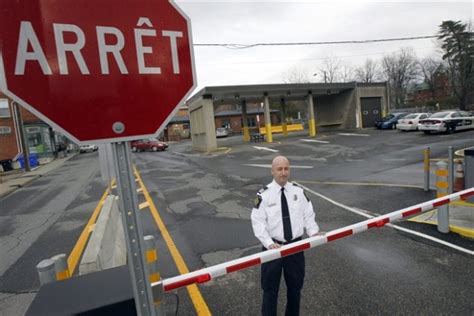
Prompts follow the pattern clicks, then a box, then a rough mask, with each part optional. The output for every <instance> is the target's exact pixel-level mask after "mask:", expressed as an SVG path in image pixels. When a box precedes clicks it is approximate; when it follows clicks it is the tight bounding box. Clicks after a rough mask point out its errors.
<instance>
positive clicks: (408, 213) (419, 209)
mask: <svg viewBox="0 0 474 316" xmlns="http://www.w3.org/2000/svg"><path fill="white" fill-rule="evenodd" d="M419 212H421V207H419V208H415V209H413V210H411V211H406V212H403V213H402V217H407V216H412V215H413V214H416V213H419Z"/></svg>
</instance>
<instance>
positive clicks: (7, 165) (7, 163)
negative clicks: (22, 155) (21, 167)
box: [0, 159, 13, 172]
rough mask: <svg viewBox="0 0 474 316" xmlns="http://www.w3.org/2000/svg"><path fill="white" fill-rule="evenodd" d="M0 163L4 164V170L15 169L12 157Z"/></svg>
mask: <svg viewBox="0 0 474 316" xmlns="http://www.w3.org/2000/svg"><path fill="white" fill-rule="evenodd" d="M0 165H2V168H3V171H5V172H6V171H10V170H13V167H12V160H11V159H5V160H0Z"/></svg>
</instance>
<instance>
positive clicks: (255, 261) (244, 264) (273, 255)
mask: <svg viewBox="0 0 474 316" xmlns="http://www.w3.org/2000/svg"><path fill="white" fill-rule="evenodd" d="M471 195H474V188H470V189H467V190H464V191H460V192H457V193H453V194H450V195H446V196H444V197H441V198H437V199H434V200H431V201H428V202H424V203H420V204H417V205H414V206H410V207H407V208H404V209H401V210H398V211H395V212H392V213H389V214H385V215H381V216H377V217H374V218H371V219H368V220H365V221H363V222H359V223H356V224H353V225H350V226H346V227H343V228H339V229H336V230H333V231H330V232H328V233H326V234H325V235H324V236H314V237H310V238H306V239H303V240H301V241H298V242H295V243H292V244H289V245H285V246H282V247H281V248H278V249H272V250H267V251H263V252H260V253H256V254H253V255H250V256H246V257H243V258H239V259H235V260H232V261H228V262H224V263H221V264H218V265H215V266H211V267H207V268H204V269H200V270H197V271H194V272H190V273H186V274H182V275H179V276H176V277H172V278H168V279H163V280H161V281H159V282H155V283H152V284H151V287H152V289H153V290H158V289H159V288H160V287H163V288H164V291H165V292H168V291H172V290H175V289H178V288H181V287H184V286H188V285H191V284H194V283H205V282H208V281H210V280H212V279H215V278H217V277H220V276H223V275H226V274H228V273H231V272H235V271H239V270H243V269H246V268H250V267H253V266H256V265H260V264H262V263H265V262H268V261H272V260H275V259H278V258H281V257H285V256H289V255H292V254H294V253H297V252H301V251H305V250H307V249H310V248H314V247H317V246H320V245H323V244H325V243H328V242H330V241H334V240H337V239H341V238H344V237H347V236H351V235H355V234H357V233H361V232H363V231H366V230H368V229H370V228H374V227H383V226H384V225H385V224H387V223H393V222H396V221H399V220H401V219H406V218H407V217H410V216H413V215H419V214H421V213H424V212H427V211H430V210H432V209H434V208H436V207H438V206H441V205H444V204H447V203H450V202H454V201H457V200H465V199H466V198H468V197H469V196H471Z"/></svg>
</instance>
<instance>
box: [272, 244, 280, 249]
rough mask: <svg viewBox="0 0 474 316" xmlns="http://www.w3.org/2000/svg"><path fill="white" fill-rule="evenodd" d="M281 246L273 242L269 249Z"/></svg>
mask: <svg viewBox="0 0 474 316" xmlns="http://www.w3.org/2000/svg"><path fill="white" fill-rule="evenodd" d="M280 247H281V246H280V245H279V244H271V245H270V247H269V249H278V248H280Z"/></svg>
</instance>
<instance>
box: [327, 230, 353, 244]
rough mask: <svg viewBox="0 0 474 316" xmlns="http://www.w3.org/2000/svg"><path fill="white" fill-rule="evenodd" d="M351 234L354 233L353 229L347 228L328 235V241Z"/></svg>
mask: <svg viewBox="0 0 474 316" xmlns="http://www.w3.org/2000/svg"><path fill="white" fill-rule="evenodd" d="M350 235H352V229H349V230H345V231H343V232H340V233H337V234H334V235H328V241H333V240H336V239H339V238H343V237H346V236H350Z"/></svg>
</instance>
